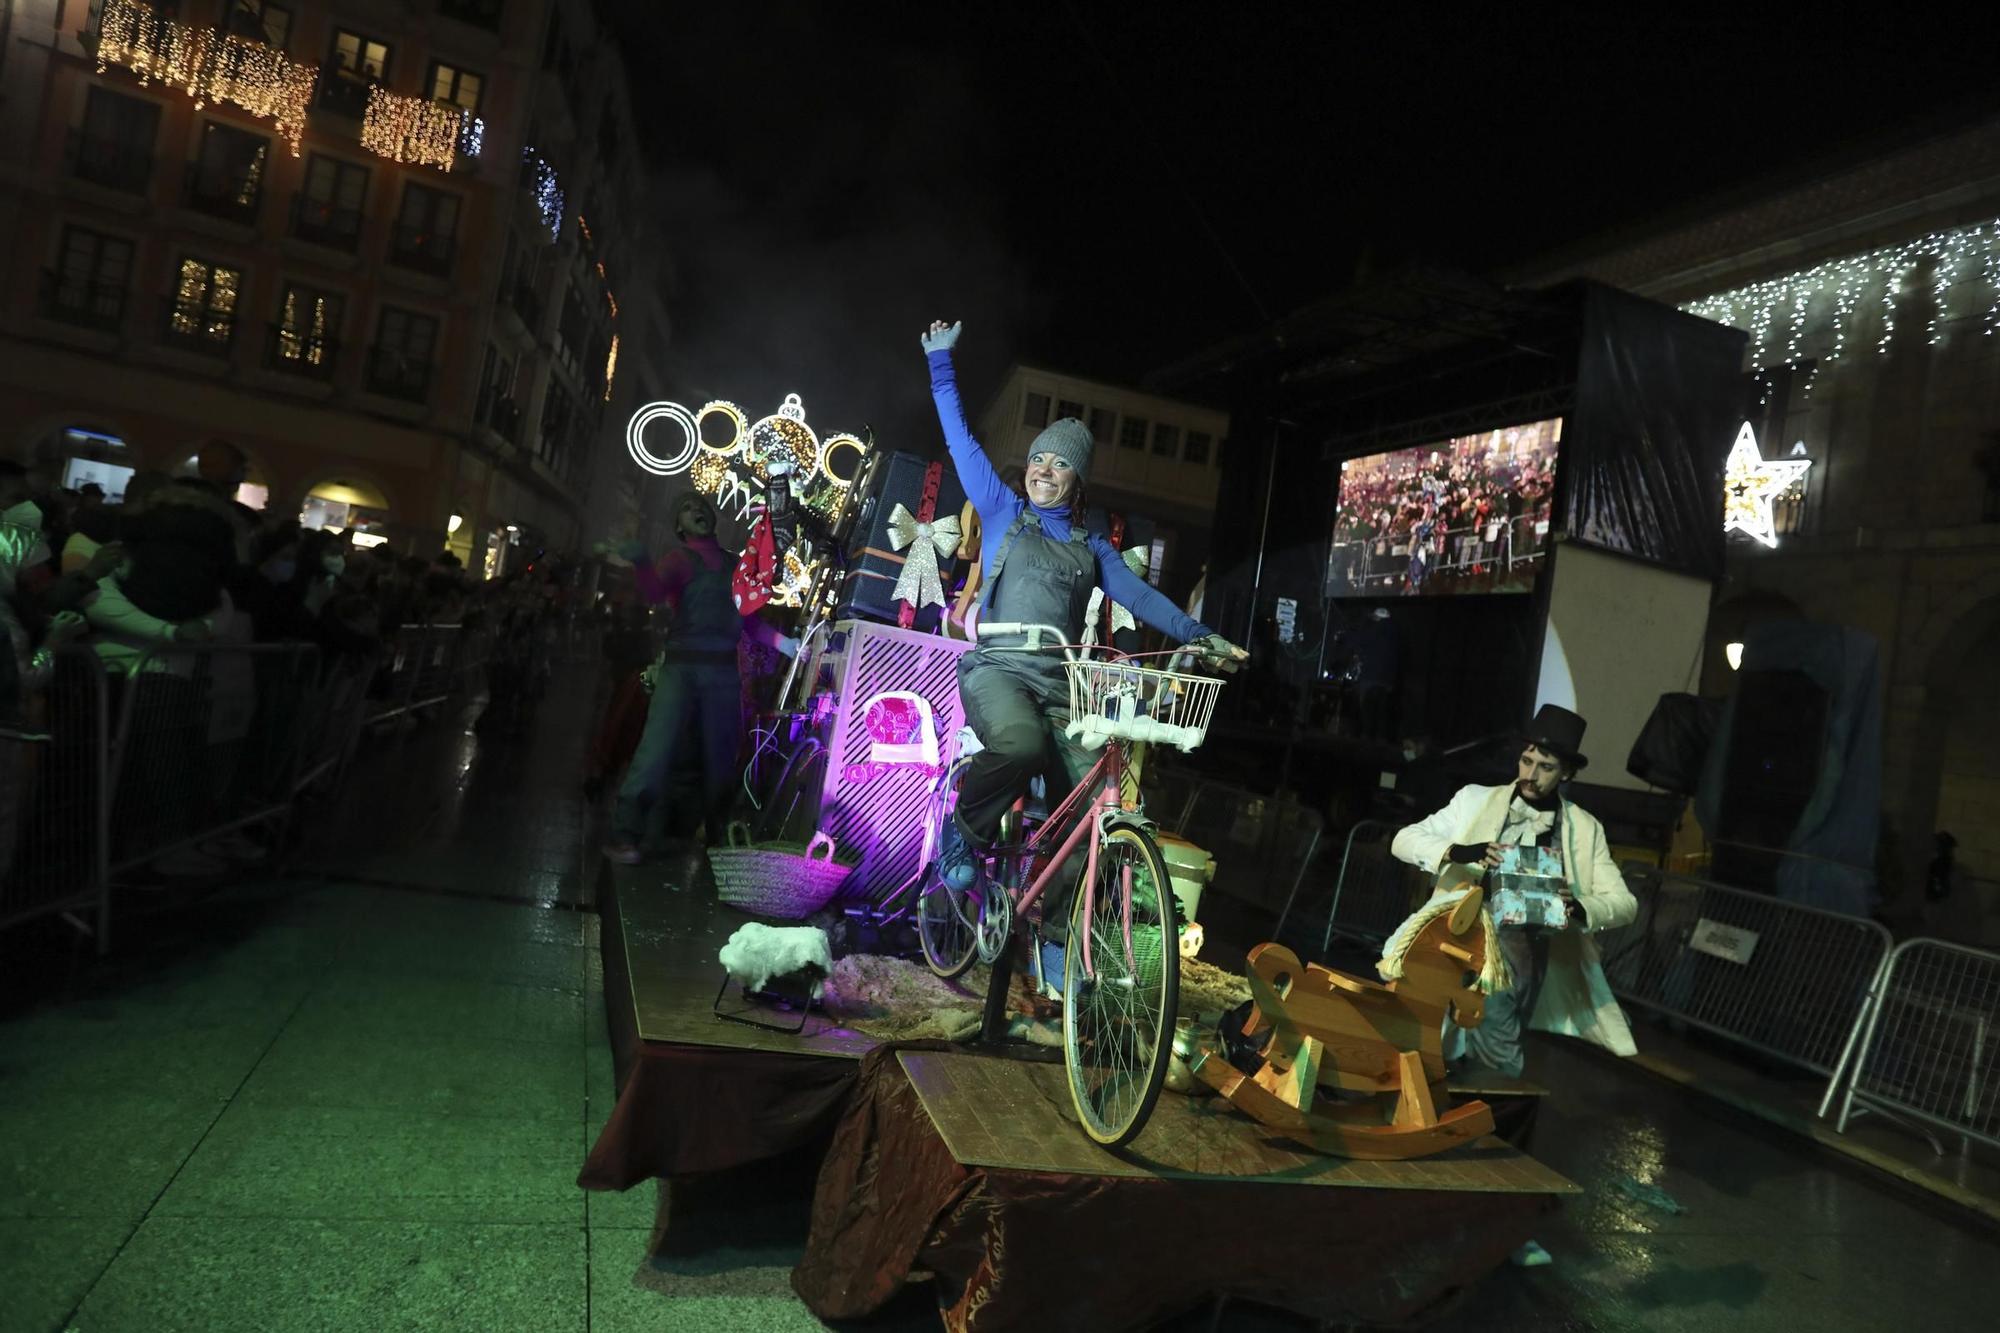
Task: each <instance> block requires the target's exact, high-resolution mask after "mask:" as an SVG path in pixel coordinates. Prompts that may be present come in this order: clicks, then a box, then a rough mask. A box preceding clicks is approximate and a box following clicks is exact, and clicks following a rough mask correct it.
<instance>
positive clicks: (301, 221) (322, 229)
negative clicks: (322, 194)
mask: <svg viewBox="0 0 2000 1333" xmlns="http://www.w3.org/2000/svg"><path fill="white" fill-rule="evenodd" d="M292 235H294V236H296V237H298V238H299V239H300V240H302V241H311V242H312V243H313V244H315V245H324V246H327V247H328V248H330V249H334V250H345V251H347V252H349V253H350V254H351V253H353V251H354V248H355V247H356V246H357V245H359V244H360V243H361V210H360V209H358V208H341V207H339V206H337V205H335V204H334V203H333V202H332V201H330V200H326V199H308V198H307V197H306V195H305V193H304V192H303V191H301V192H300V193H299V194H297V195H295V196H293V198H292Z"/></svg>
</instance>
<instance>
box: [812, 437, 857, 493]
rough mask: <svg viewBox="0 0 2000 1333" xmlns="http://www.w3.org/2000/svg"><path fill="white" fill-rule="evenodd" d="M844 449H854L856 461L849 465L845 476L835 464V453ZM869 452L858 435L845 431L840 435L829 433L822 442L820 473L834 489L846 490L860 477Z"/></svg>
mask: <svg viewBox="0 0 2000 1333" xmlns="http://www.w3.org/2000/svg"><path fill="white" fill-rule="evenodd" d="M843 449H851V450H853V451H854V462H853V463H852V464H850V465H849V467H848V472H847V475H846V476H844V477H843V476H842V475H840V473H839V472H837V471H836V470H835V469H834V466H833V458H834V455H835V454H837V453H839V452H840V451H841V450H843ZM867 453H868V446H867V445H866V444H865V443H863V442H862V440H861V439H860V438H859V437H857V436H853V435H849V434H847V433H845V432H842V433H840V434H838V435H829V436H827V437H826V439H825V440H823V441H821V442H820V452H819V472H820V475H821V476H822V477H825V478H826V480H827V483H828V484H829V485H830V486H831V487H832V488H833V489H835V490H841V491H844V490H846V489H847V488H848V487H850V486H852V485H853V484H854V483H855V482H856V481H857V480H859V479H860V476H861V464H862V461H863V460H864V458H865V457H866V456H867Z"/></svg>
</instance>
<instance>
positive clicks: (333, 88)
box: [316, 67, 375, 120]
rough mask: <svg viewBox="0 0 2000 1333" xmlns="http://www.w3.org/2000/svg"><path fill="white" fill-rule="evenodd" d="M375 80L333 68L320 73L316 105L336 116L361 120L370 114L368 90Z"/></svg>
mask: <svg viewBox="0 0 2000 1333" xmlns="http://www.w3.org/2000/svg"><path fill="white" fill-rule="evenodd" d="M374 86H375V80H373V79H365V78H358V77H356V76H355V75H352V74H347V73H343V72H342V71H340V70H337V69H333V68H331V67H329V68H327V69H323V70H321V71H320V75H319V98H318V100H317V102H316V105H317V106H318V107H319V108H320V109H321V110H322V111H331V112H332V113H333V114H334V115H336V116H347V117H349V118H350V119H353V120H360V119H361V118H362V117H363V116H365V115H367V114H368V90H369V89H370V88H373V87H374Z"/></svg>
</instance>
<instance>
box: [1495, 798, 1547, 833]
mask: <svg viewBox="0 0 2000 1333" xmlns="http://www.w3.org/2000/svg"><path fill="white" fill-rule="evenodd" d="M1507 822H1508V823H1509V824H1526V825H1527V826H1528V828H1529V829H1530V830H1532V831H1533V833H1534V836H1535V837H1537V838H1539V837H1541V836H1542V835H1543V834H1544V833H1547V832H1548V831H1549V830H1550V829H1552V828H1554V827H1555V826H1556V812H1555V811H1554V810H1553V809H1549V810H1537V809H1536V808H1535V807H1534V806H1532V805H1529V804H1528V803H1527V802H1526V801H1524V800H1522V799H1521V798H1520V797H1519V796H1516V797H1515V798H1514V799H1513V801H1512V802H1511V803H1509V805H1508V806H1507Z"/></svg>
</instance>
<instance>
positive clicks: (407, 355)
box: [368, 307, 511, 403]
mask: <svg viewBox="0 0 2000 1333" xmlns="http://www.w3.org/2000/svg"><path fill="white" fill-rule="evenodd" d="M437 331H438V322H437V320H436V319H435V318H434V317H433V316H430V315H420V314H417V313H416V312H415V311H411V310H397V309H395V308H394V307H385V308H384V309H383V311H382V321H381V323H380V324H379V325H377V327H376V330H375V347H374V349H373V351H371V352H370V353H369V357H368V387H369V388H370V389H371V390H373V391H374V392H376V393H379V394H383V395H386V396H387V397H390V398H401V399H402V400H403V401H405V402H410V403H421V402H422V401H424V395H425V394H426V393H428V392H429V391H430V385H431V356H432V353H433V349H434V348H435V347H436V346H437ZM493 355H494V353H493V350H492V349H491V348H488V349H487V356H488V358H489V361H488V365H489V367H490V366H491V360H490V358H492V356H493ZM510 373H511V370H510Z"/></svg>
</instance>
